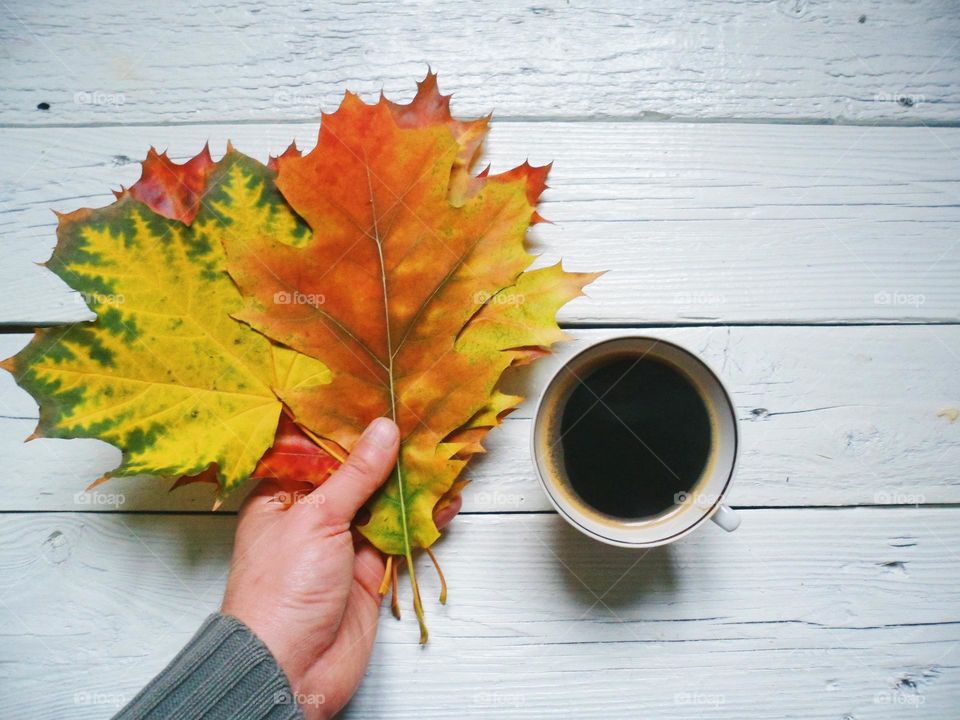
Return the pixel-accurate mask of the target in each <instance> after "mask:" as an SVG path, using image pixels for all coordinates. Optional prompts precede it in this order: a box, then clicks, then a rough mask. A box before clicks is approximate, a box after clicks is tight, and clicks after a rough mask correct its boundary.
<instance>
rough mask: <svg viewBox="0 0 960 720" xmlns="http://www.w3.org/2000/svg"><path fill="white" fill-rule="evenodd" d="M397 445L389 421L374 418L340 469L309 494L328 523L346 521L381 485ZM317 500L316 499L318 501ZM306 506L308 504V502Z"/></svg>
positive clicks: (396, 433) (394, 428)
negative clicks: (321, 500)
mask: <svg viewBox="0 0 960 720" xmlns="http://www.w3.org/2000/svg"><path fill="white" fill-rule="evenodd" d="M399 444H400V430H399V429H398V428H397V424H396V423H395V422H393V420H391V419H390V418H385V417H382V418H377V419H376V420H374V421H373V422H372V423H370V424H369V425H368V426H367V429H366V430H364V431H363V435H361V436H360V439H359V440H358V441H357V444H356V445H354V447H353V450H352V451H351V452H350V455H349V456H348V457H347V459H346V461H345V462H344V463H343V465H341V466H340V468H339V469H338V470H337V471H336V472H335V473H334V474H333V475H331V476H330V478H329V479H328V480H327V481H326V482H325V483H324V484H323V485H321V486H320V487H318V488H317V489H316V490H314V491H313V493H311V496H313V495H320V496H322V498H323V502H322V503H320V502H318V503H316V504H317V505H319V506H321V507H323V508H324V517H325V518H326V519H327V520H328V521H331V522H334V523H339V522H347V523H348V522H350V521H351V520H353V516H354V515H356V514H357V511H358V510H359V509H360V508H361V506H362V505H363V504H364V503H365V502H366V501H367V499H368V498H369V497H370V496H371V495H373V493H374V491H376V489H377V488H379V487H380V486H381V485H383V481H384V480H386V479H387V476H388V475H389V474H390V471H391V470H392V469H393V466H394V464H395V463H396V462H397V449H398V447H399ZM318 500H319V498H318ZM306 504H308V505H309V504H310V503H309V502H308V503H306Z"/></svg>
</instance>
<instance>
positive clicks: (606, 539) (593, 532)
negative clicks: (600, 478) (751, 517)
mask: <svg viewBox="0 0 960 720" xmlns="http://www.w3.org/2000/svg"><path fill="white" fill-rule="evenodd" d="M623 341H648V342H652V343H654V344H655V346H656V345H665V346H667V347H669V348H671V349H672V350H673V351H675V352H679V353H680V354H681V355H683V356H686V357H687V358H689V359H690V360H692V361H693V363H694V364H695V365H697V366H698V367H699V368H700V369H701V370H702V371H704V372H705V373H706V377H708V378H709V379H710V380H711V381H712V382H713V383H714V385H715V387H716V389H717V390H719V391H720V394H721V396H722V399H723V405H724V407H723V408H720V409H719V410H720V412H724V411H726V413H728V414H729V420H730V427H731V431H732V445H733V447H732V451H731V456H730V462H729V468H728V469H727V470H726V473H725V474H726V477H725V478H724V480H723V484H722V487H721V488H720V489H719V491H718V492H716V493H715V497H713V498H712V502H711V504H710V505H709V507H707V508H706V509H705V511H704V512H702V513H700V514H699V516H696V517H695V518H694V517H693V514H691V518H692V520H691V522H690V523H688V524H684V525H683V527H681V528H680V529H678V530H676V531H674V532H671V533H670V534H669V535H664V536H661V537H656V538H654V539H651V540H630V539H626V536H627V535H628V534H629V533H630V532H631V531H634V532H635V531H636V530H638V529H640V528H642V527H650V526H651V525H652V524H653V523H652V522H651V521H644V520H625V521H624V523H623V526H622V530H623V533H622V534H621V535H620V536H619V537H611V536H610V535H606V534H604V533H602V532H600V531H598V530H597V529H595V528H594V527H588V526H587V525H585V524H584V523H583V522H582V521H581V520H580V518H579V517H577V515H576V514H575V513H573V512H571V510H570V509H569V508H567V507H566V504H565V503H563V502H561V501H560V499H559V498H557V497H556V495H555V493H554V492H553V489H552V488H551V485H550V484H549V483H548V482H547V479H546V477H545V476H546V475H547V474H548V472H547V470H546V469H545V468H544V467H543V465H542V464H541V455H542V453H541V452H540V451H539V450H538V447H537V431H538V429H539V427H540V426H541V423H542V422H543V418H542V414H543V408H544V404H543V403H544V399H545V398H546V397H547V394H548V393H549V392H550V390H551V389H552V388H553V387H554V385H555V383H556V382H557V379H558V377H559V376H560V373H562V372H563V371H564V370H565V369H566V368H567V367H568V366H570V365H571V363H573V362H575V361H576V360H577V359H578V358H580V357H581V356H582V355H584V354H586V353H588V352H594V351H596V349H597V348H600V347H602V346H604V345H607V344H610V343H614V342H623ZM530 450H531V456H532V459H533V465H534V468H535V470H536V473H537V480H538V481H539V483H540V487H541V488H543V491H544V493H545V494H546V496H547V498H548V499H549V500H550V504H551V505H553V507H554V509H556V511H557V513H558V514H559V515H560V516H561V517H562V518H563V519H564V520H566V521H567V522H568V523H569V524H570V525H572V526H573V527H575V528H576V529H577V530H579V531H580V532H582V533H584V534H585V535H587V536H589V537H592V538H594V539H595V540H598V541H600V542H603V543H606V544H608V545H614V546H617V547H626V548H640V547H657V546H660V545H666V544H668V543H671V542H674V541H675V540H679V539H680V538H682V537H684V536H686V535H688V534H689V533H691V532H693V531H694V530H695V529H696V528H697V527H699V526H700V525H701V524H702V523H703V522H704V521H705V520H708V519H710V518H711V517H712V516H713V515H714V513H715V512H716V511H717V509H718V508H719V507H720V505H721V504H722V503H723V500H724V498H725V497H726V495H727V493H728V492H729V490H730V486H731V484H732V482H733V477H734V474H735V471H736V467H737V463H738V460H739V455H740V430H739V423H738V420H737V416H736V408H735V406H734V404H733V398H732V397H731V396H730V392H729V390H727V387H726V386H725V385H724V383H723V381H722V380H721V379H720V377H719V376H718V375H717V373H716V372H715V371H714V370H713V368H711V367H710V365H709V364H708V363H707V362H706V361H704V360H703V359H702V358H701V357H700V356H699V355H698V354H696V353H694V352H693V351H691V350H689V349H687V348H686V347H684V346H682V345H680V344H678V343H676V342H674V341H672V340H664V339H663V338H658V337H654V336H652V335H642V334H640V335H635V334H629V335H615V336H613V337H609V338H604V339H602V340H598V341H596V342H594V343H591V344H590V345H588V346H587V347H585V348H583V349H582V350H580V351H578V352H577V353H575V354H574V355H572V356H570V357H569V358H567V359H566V360H565V361H564V362H563V364H562V365H560V367H558V368H557V369H556V371H555V372H554V373H553V374H552V375H551V376H550V378H549V380H548V381H547V383H546V384H545V385H544V387H543V389H542V390H541V391H540V393H539V395H538V397H537V402H536V405H535V410H534V415H533V424H532V426H531V431H530ZM698 482H699V481H698ZM672 512H673V511H666V510H665V511H664V512H663V513H661V514H660V515H657V516H654V518H655V519H659V518H661V517H667V516H669V515H671V514H672Z"/></svg>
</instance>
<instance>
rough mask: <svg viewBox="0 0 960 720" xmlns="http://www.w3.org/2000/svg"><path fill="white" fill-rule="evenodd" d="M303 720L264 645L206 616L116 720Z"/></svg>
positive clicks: (238, 627)
mask: <svg viewBox="0 0 960 720" xmlns="http://www.w3.org/2000/svg"><path fill="white" fill-rule="evenodd" d="M140 718H149V720H167V719H168V718H169V719H174V718H175V719H176V720H193V719H199V718H203V719H204V720H302V719H303V713H302V712H301V711H300V708H299V707H298V706H297V703H296V702H295V701H294V699H293V694H292V693H291V691H290V683H289V682H288V681H287V677H286V675H284V673H283V670H282V669H281V668H280V666H279V665H278V664H277V661H276V660H274V658H273V655H271V654H270V651H269V650H268V649H267V646H266V645H264V644H263V642H262V641H261V640H260V638H258V637H257V636H256V635H254V634H253V632H252V631H251V630H250V629H249V628H248V627H247V626H246V625H244V624H243V623H242V622H240V621H239V620H237V619H236V618H234V617H230V616H229V615H219V614H217V615H211V616H210V617H208V618H207V619H206V620H205V621H204V623H203V625H201V626H200V629H199V630H198V631H197V634H196V635H194V636H193V639H192V640H190V642H189V643H187V646H186V647H185V648H183V650H181V651H180V653H179V654H178V655H177V656H176V657H175V658H174V659H173V660H172V661H170V664H169V665H167V667H166V668H164V670H163V671H162V672H161V673H160V674H159V675H157V677H155V678H154V679H153V680H152V681H151V682H150V683H149V684H148V685H147V686H146V687H145V688H144V689H143V690H141V691H140V693H139V694H138V695H137V696H136V697H135V698H134V699H133V700H131V701H130V704H129V705H127V706H126V707H125V708H123V709H122V710H121V711H120V712H119V713H117V715H116V716H115V720H139V719H140Z"/></svg>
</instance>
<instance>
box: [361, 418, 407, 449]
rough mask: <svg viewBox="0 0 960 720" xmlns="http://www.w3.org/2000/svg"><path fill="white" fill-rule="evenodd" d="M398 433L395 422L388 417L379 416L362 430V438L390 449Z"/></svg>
mask: <svg viewBox="0 0 960 720" xmlns="http://www.w3.org/2000/svg"><path fill="white" fill-rule="evenodd" d="M398 434H399V430H397V424H396V423H395V422H393V420H391V419H390V418H385V417H381V418H377V419H376V420H374V421H373V422H372V423H370V424H369V425H368V426H367V429H366V430H364V431H363V439H364V440H369V441H370V442H372V443H373V444H374V445H376V446H377V447H379V448H383V449H384V450H390V449H391V448H393V444H394V443H395V442H396V441H397V435H398Z"/></svg>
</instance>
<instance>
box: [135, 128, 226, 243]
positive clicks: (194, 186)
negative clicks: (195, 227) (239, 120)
mask: <svg viewBox="0 0 960 720" xmlns="http://www.w3.org/2000/svg"><path fill="white" fill-rule="evenodd" d="M214 164H215V163H214V162H213V159H212V158H211V157H210V147H209V145H204V147H203V150H201V151H200V152H199V153H198V154H197V155H196V156H195V157H192V158H191V159H189V160H187V161H186V162H185V163H183V164H178V163H175V162H173V160H171V159H170V158H169V157H167V153H166V152H163V153H158V152H157V151H156V150H155V149H153V148H150V151H149V152H148V153H147V159H146V160H144V161H143V163H142V165H143V171H142V172H141V174H140V179H139V180H137V182H136V183H134V184H133V186H132V187H130V189H129V190H126V191H125V192H128V193H130V195H132V196H133V197H134V198H135V199H137V200H139V201H140V202H142V203H143V204H144V205H146V206H147V207H149V208H150V209H151V210H153V211H154V212H155V213H157V214H158V215H163V216H164V217H166V218H170V219H171V220H180V221H181V222H183V223H186V224H187V225H189V224H190V223H191V222H193V218H195V217H196V215H197V211H198V210H199V209H200V203H201V201H202V200H203V193H204V189H205V188H206V186H207V175H208V174H209V173H210V170H211V169H212V168H213V167H214ZM122 194H123V192H120V193H117V197H120V196H121V195H122Z"/></svg>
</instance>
